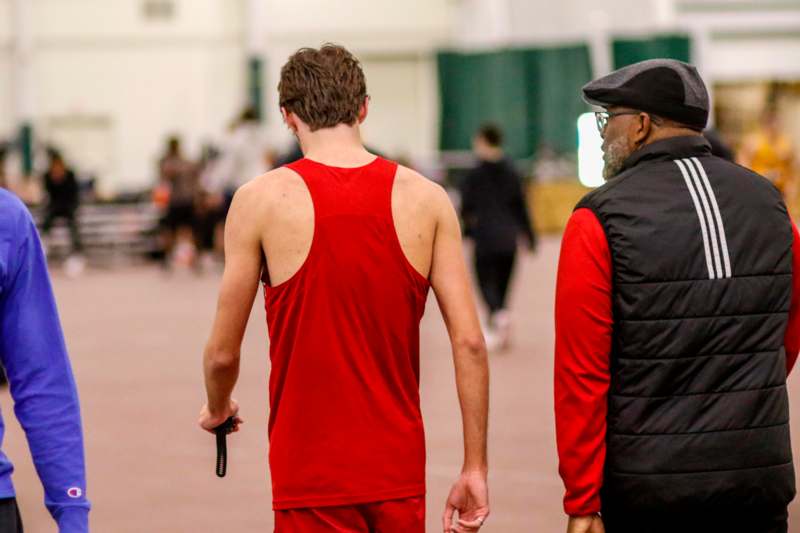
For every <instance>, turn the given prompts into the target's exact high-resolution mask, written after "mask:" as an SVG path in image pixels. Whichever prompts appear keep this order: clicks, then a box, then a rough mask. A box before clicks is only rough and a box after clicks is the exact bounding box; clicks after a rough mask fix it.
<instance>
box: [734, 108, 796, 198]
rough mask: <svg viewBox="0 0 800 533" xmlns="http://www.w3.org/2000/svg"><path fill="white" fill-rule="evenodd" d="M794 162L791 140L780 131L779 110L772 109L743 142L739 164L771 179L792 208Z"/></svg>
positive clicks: (794, 190)
mask: <svg viewBox="0 0 800 533" xmlns="http://www.w3.org/2000/svg"><path fill="white" fill-rule="evenodd" d="M794 159H795V155H794V146H792V140H791V139H790V138H789V136H788V135H787V134H786V133H785V132H784V131H783V129H782V128H781V124H780V119H779V117H778V113H777V110H776V109H774V108H770V109H768V110H767V111H766V112H765V113H764V116H763V117H762V119H761V123H760V124H759V127H758V129H757V130H756V131H755V132H753V133H752V134H750V135H748V136H747V137H746V138H745V140H744V142H743V143H742V149H741V151H740V153H739V163H740V164H741V165H742V166H744V167H747V168H749V169H752V170H753V172H756V173H758V174H761V175H762V176H764V177H765V178H767V179H768V180H770V181H771V182H772V183H773V185H775V187H777V188H778V190H779V191H781V194H782V195H783V197H784V198H785V199H786V201H787V202H788V203H789V204H790V207H791V204H792V203H793V201H794V195H795V193H796V190H797V186H796V183H795V176H794V170H795V169H794V163H795V161H794Z"/></svg>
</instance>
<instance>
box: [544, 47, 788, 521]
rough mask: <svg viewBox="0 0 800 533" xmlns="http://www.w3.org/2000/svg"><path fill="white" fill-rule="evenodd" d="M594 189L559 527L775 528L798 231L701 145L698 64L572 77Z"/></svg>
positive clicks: (575, 278)
mask: <svg viewBox="0 0 800 533" xmlns="http://www.w3.org/2000/svg"><path fill="white" fill-rule="evenodd" d="M583 94H584V98H585V99H586V101H588V102H589V103H591V104H594V105H597V106H600V107H602V108H604V111H599V112H598V113H597V125H598V128H599V129H600V132H601V134H602V136H603V153H604V161H605V169H604V175H605V177H606V180H607V182H606V184H605V185H603V186H602V187H600V188H598V189H596V190H594V191H592V192H591V193H589V194H588V195H586V196H585V197H584V198H583V200H581V202H580V203H579V204H578V206H577V208H576V210H575V212H574V213H573V215H572V217H571V218H570V220H569V223H568V226H567V229H566V232H565V234H564V239H563V243H562V249H561V259H560V262H559V270H558V282H557V291H556V292H557V295H556V311H555V314H556V355H555V411H556V430H557V439H558V452H559V458H560V466H559V471H560V474H561V477H562V479H563V480H564V485H565V487H566V495H565V497H564V508H565V511H566V513H567V514H568V515H569V516H570V518H569V525H568V531H569V532H570V533H582V532H591V533H598V532H603V531H606V532H608V533H699V532H703V533H709V532H743V533H777V532H784V533H785V532H786V531H787V506H788V504H789V502H790V501H791V500H792V498H793V497H794V495H795V478H794V468H793V464H792V453H791V445H790V442H789V405H788V398H787V393H786V377H787V374H788V372H789V370H791V368H792V366H793V364H794V362H795V360H796V358H797V354H798V351H800V236H798V233H797V229H796V228H795V226H794V224H793V223H792V221H791V220H790V219H789V215H788V214H787V211H786V206H785V205H784V203H783V201H782V200H781V195H780V193H779V192H778V191H777V190H776V189H775V187H773V186H772V184H771V183H770V182H769V181H768V180H766V179H764V178H763V177H761V176H759V175H758V174H755V173H754V172H751V171H750V170H747V169H745V168H743V167H740V166H737V165H735V164H733V163H730V162H728V161H725V160H723V159H720V158H717V157H714V156H712V155H711V151H710V147H709V144H708V142H707V141H706V140H705V139H704V138H703V137H702V136H701V133H700V132H701V131H702V129H703V128H704V127H705V126H706V121H707V119H708V109H709V98H708V92H707V90H706V87H705V85H704V83H703V81H702V79H701V78H700V76H699V75H698V73H697V70H696V69H695V68H694V67H693V66H691V65H688V64H686V63H682V62H679V61H673V60H652V61H645V62H642V63H638V64H635V65H631V66H628V67H625V68H623V69H620V70H617V71H615V72H612V73H611V74H609V75H608V76H605V77H603V78H601V79H598V80H595V81H593V82H591V83H589V84H587V85H586V86H585V87H584V88H583Z"/></svg>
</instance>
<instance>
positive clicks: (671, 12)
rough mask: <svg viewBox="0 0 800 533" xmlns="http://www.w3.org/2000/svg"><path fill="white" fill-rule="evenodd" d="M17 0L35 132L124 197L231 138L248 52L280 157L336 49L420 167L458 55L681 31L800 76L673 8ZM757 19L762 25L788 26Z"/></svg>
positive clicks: (3, 117)
mask: <svg viewBox="0 0 800 533" xmlns="http://www.w3.org/2000/svg"><path fill="white" fill-rule="evenodd" d="M12 1H13V0H0V138H2V137H4V136H8V135H9V134H11V133H13V132H14V131H15V130H16V124H15V120H16V119H15V118H14V115H15V105H14V103H13V102H14V93H13V87H14V80H13V76H14V72H13V69H12V57H11V51H12V48H11V31H12V28H11V16H10V14H11V13H10V9H9V8H10V5H11V2H12ZM21 1H25V2H30V3H31V10H32V13H31V19H32V24H31V25H32V27H33V41H34V57H33V67H32V74H33V76H32V77H33V85H34V87H33V90H32V91H31V93H32V96H33V102H34V124H35V127H36V130H37V132H38V133H39V135H40V138H42V139H44V140H48V139H49V140H55V141H58V142H59V143H60V144H62V145H63V146H64V148H65V150H66V152H67V155H68V156H72V157H73V159H74V161H75V163H77V166H79V167H81V166H82V167H84V168H83V170H89V171H95V172H98V173H101V174H102V175H103V176H104V178H105V185H106V187H107V188H108V189H112V190H114V189H115V190H121V189H127V188H134V187H140V186H143V185H146V184H147V183H149V182H150V181H151V180H152V179H153V178H154V174H155V162H156V159H157V157H158V154H159V152H160V150H161V147H162V143H163V141H164V138H165V136H166V135H168V134H170V133H178V134H180V135H182V136H183V137H184V139H185V141H186V144H187V148H188V150H189V151H190V155H195V154H196V151H197V148H198V147H199V144H200V143H201V142H202V141H204V140H207V139H213V138H219V137H221V136H222V134H223V132H224V131H225V128H226V126H227V124H228V122H229V120H230V119H231V118H232V117H233V116H234V115H235V114H236V113H237V112H238V111H239V109H240V108H241V106H242V105H243V104H244V103H245V100H246V79H245V76H246V69H245V64H246V60H247V50H248V49H256V50H260V51H261V53H262V55H263V57H264V80H263V87H264V110H265V114H266V120H267V124H266V129H267V131H268V133H269V135H270V141H271V143H272V145H273V147H277V148H280V147H282V146H284V145H286V144H288V142H289V139H290V137H289V135H288V133H287V132H286V131H285V128H284V126H283V125H282V123H281V121H280V117H279V114H278V109H277V91H276V86H277V83H278V79H279V73H280V68H281V66H282V65H283V63H284V62H285V61H286V58H287V57H288V56H289V55H290V54H291V53H292V52H293V51H294V50H296V49H297V48H299V47H301V46H318V45H319V44H321V43H323V42H325V41H333V42H338V43H341V44H344V45H345V46H347V47H348V48H350V49H351V50H353V51H354V52H355V53H356V55H358V56H359V57H361V58H362V60H363V64H364V68H365V71H366V74H367V84H368V90H369V92H370V95H371V96H372V108H371V116H370V117H369V119H368V121H367V124H366V125H365V130H364V131H365V137H366V140H367V141H368V142H369V143H370V144H373V145H374V146H376V147H377V148H379V149H381V150H384V151H385V152H387V153H388V154H390V155H399V154H407V155H409V156H411V157H415V158H422V159H424V158H427V157H430V156H432V155H433V154H434V153H435V151H436V148H437V138H438V90H437V77H436V62H435V53H436V50H438V49H440V48H442V47H446V46H447V47H464V48H470V47H481V46H508V45H526V44H533V45H541V44H547V43H564V42H586V41H589V42H591V44H592V50H593V59H594V62H595V67H596V69H597V70H598V71H602V70H604V69H605V68H607V66H608V65H609V63H610V59H609V54H608V46H609V44H608V39H607V37H608V36H611V35H635V34H642V35H646V34H647V33H652V32H654V31H669V30H675V29H680V30H686V31H692V32H694V33H696V34H697V35H700V36H703V43H704V44H703V53H702V54H701V55H702V58H703V63H704V65H705V67H706V68H707V69H710V70H711V72H712V74H713V77H715V78H717V79H737V78H738V79H740V78H743V77H747V76H751V77H752V76H756V75H757V76H770V77H774V76H775V74H776V73H784V74H786V75H787V76H790V75H791V76H793V74H792V73H793V72H795V71H800V65H798V62H799V61H800V60H798V59H797V58H798V57H800V45H799V44H798V41H797V40H795V39H790V38H787V40H786V41H785V42H784V41H780V40H779V39H777V40H776V39H767V40H763V39H762V40H758V39H755V40H754V39H750V40H738V41H737V40H730V39H728V40H724V39H722V40H721V39H716V40H714V39H712V38H711V36H712V35H713V32H718V31H720V20H721V19H725V18H726V17H728V18H730V17H729V16H728V15H725V16H722V17H721V16H720V15H719V14H717V15H709V16H708V17H706V18H703V16H702V14H701V15H700V16H698V14H697V13H695V12H693V13H690V14H688V15H687V14H686V13H684V12H683V11H681V6H682V5H683V4H685V2H684V3H681V2H678V1H676V0H614V1H613V2H597V1H596V0H559V2H542V1H531V0H459V1H457V2H456V1H454V0H405V1H403V2H398V1H396V0H335V1H334V0H263V2H262V3H261V4H258V7H259V8H260V10H261V12H262V15H261V17H259V19H258V22H259V23H258V24H250V23H251V22H252V20H248V18H247V14H246V11H247V5H248V0H175V3H176V4H175V5H176V14H175V17H174V19H173V20H169V21H158V20H156V21H153V20H147V19H145V18H144V17H143V16H142V0H113V1H110V0H21ZM251 1H252V0H251ZM251 5H252V4H251ZM676 13H677V14H676ZM731 16H735V14H734V15H731ZM746 16H747V17H749V18H748V20H749V21H751V20H753V17H755V18H758V19H759V20H762V19H763V21H766V22H765V23H764V24H762V26H764V27H769V26H770V24H772V22H775V19H777V20H779V21H780V20H786V19H787V17H785V16H782V15H780V14H779V15H770V14H767V15H763V14H758V16H755V15H752V14H747V15H746ZM770 16H772V17H773V19H772V22H770V20H768V19H769V17H770ZM794 16H795V19H796V18H797V17H798V16H799V15H798V14H797V13H795V14H794ZM765 17H766V18H765ZM789 19H790V20H789V22H791V23H792V24H795V23H797V24H800V22H798V21H797V20H795V19H791V17H789ZM739 22H741V21H739ZM744 22H747V21H744ZM797 24H796V25H797ZM745 25H746V24H745ZM774 25H775V24H772V26H774ZM796 25H795V27H796ZM248 27H254V28H256V29H257V33H259V35H257V36H256V37H257V38H256V39H255V40H254V43H255V44H254V45H253V44H251V45H247V44H246V43H247V42H248V41H249V40H250V39H249V38H248V36H247V35H246V33H247V31H248V30H247V28H248ZM729 27H730V24H727V23H726V22H725V20H722V29H723V30H724V29H725V28H729ZM743 58H744V59H743ZM798 75H800V74H798Z"/></svg>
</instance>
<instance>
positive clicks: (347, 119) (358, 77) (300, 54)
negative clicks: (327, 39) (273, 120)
mask: <svg viewBox="0 0 800 533" xmlns="http://www.w3.org/2000/svg"><path fill="white" fill-rule="evenodd" d="M278 94H279V98H280V106H281V107H282V108H284V109H285V110H286V112H287V113H294V114H295V115H297V117H298V118H299V119H300V120H302V121H303V122H304V123H305V124H307V125H308V127H309V128H310V129H311V131H316V130H319V129H322V128H332V127H334V126H338V125H339V124H347V125H349V126H352V125H354V124H356V122H358V119H359V115H360V112H361V109H362V106H363V105H364V101H365V99H366V98H367V84H366V80H365V78H364V71H363V70H362V69H361V64H360V63H359V61H358V59H356V57H355V56H354V55H353V54H351V53H350V52H349V51H348V50H347V49H345V48H344V47H342V46H338V45H334V44H325V45H323V46H322V47H321V48H319V49H316V48H301V49H300V50H298V51H297V52H295V53H294V55H292V56H291V57H290V58H289V61H287V62H286V64H285V65H284V66H283V68H282V69H281V81H280V83H279V84H278Z"/></svg>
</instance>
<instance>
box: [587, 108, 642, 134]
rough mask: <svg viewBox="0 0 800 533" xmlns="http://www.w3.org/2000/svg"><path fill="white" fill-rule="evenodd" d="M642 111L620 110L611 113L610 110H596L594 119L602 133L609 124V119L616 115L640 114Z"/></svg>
mask: <svg viewBox="0 0 800 533" xmlns="http://www.w3.org/2000/svg"><path fill="white" fill-rule="evenodd" d="M639 113H641V111H620V112H618V113H610V112H608V111H595V112H594V119H595V121H596V122H597V131H599V132H600V135H602V134H603V132H604V131H606V126H608V121H609V120H610V119H612V118H614V117H619V116H621V115H638V114H639Z"/></svg>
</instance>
